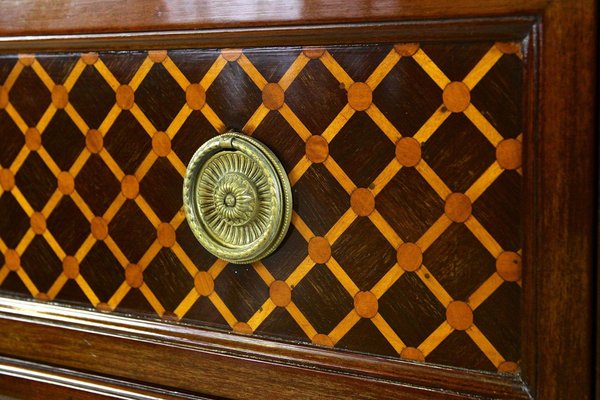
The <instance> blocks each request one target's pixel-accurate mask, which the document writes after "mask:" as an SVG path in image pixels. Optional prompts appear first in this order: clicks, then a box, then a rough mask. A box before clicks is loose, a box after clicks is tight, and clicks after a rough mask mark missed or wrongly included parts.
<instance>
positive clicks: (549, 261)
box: [525, 0, 598, 399]
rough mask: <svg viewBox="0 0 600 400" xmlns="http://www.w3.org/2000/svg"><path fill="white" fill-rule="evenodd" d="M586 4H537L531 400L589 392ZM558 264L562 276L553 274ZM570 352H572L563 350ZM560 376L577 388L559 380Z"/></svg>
mask: <svg viewBox="0 0 600 400" xmlns="http://www.w3.org/2000/svg"><path fill="white" fill-rule="evenodd" d="M595 9H596V3H595V2H593V1H585V0H581V1H554V2H552V3H551V4H550V5H549V6H548V8H546V9H545V12H544V14H543V21H542V22H543V26H542V29H541V32H540V37H539V40H540V41H541V48H542V51H541V53H540V58H539V73H540V75H539V94H538V95H539V101H540V102H539V111H540V119H539V124H540V125H539V135H540V136H539V137H540V139H541V140H540V142H539V144H538V145H537V147H534V150H533V153H532V152H528V153H527V154H528V155H529V156H530V157H533V158H534V159H535V160H536V161H533V160H531V159H530V162H534V163H535V164H534V165H535V168H536V171H537V172H538V175H537V178H536V180H535V181H534V183H533V185H535V186H534V190H536V191H537V193H538V197H537V207H538V208H537V209H538V210H539V212H538V213H537V214H536V217H535V220H536V224H537V226H536V227H535V228H536V230H537V231H538V232H545V233H546V234H544V236H543V238H542V237H538V238H537V240H536V241H535V242H533V243H532V248H531V251H532V253H531V255H530V257H531V258H530V262H532V265H534V266H536V267H534V268H535V271H533V272H530V275H529V279H530V280H529V282H531V283H533V282H535V284H532V285H531V286H530V289H529V290H528V293H527V294H526V301H532V302H533V303H534V304H535V312H536V314H535V321H536V324H535V328H533V327H532V329H535V338H536V340H535V343H536V346H535V351H536V354H535V356H533V355H531V356H530V355H528V356H527V357H526V363H525V368H526V374H527V377H528V381H529V382H530V384H531V385H532V389H533V392H534V395H535V396H536V397H537V398H540V399H567V398H581V399H588V398H591V397H592V386H593V378H592V365H593V361H592V358H593V352H592V351H591V346H592V340H593V339H592V336H591V333H592V324H593V321H594V318H593V291H592V288H593V282H592V280H591V279H592V276H593V275H592V269H593V258H594V246H595V244H596V243H595V242H594V239H593V238H594V215H595V212H594V206H595V203H594V188H595V187H597V183H598V182H597V176H596V173H595V167H596V165H595V163H594V157H595V149H596V143H597V142H596V138H597V136H596V135H595V134H594V132H595V130H596V128H597V126H596V122H595V121H596V119H595V118H596V117H595V115H597V114H596V113H597V107H595V105H597V103H596V97H595V87H596V62H597V59H596V40H597V39H596V34H595V33H594V32H596V19H595V18H596V12H595ZM575 49H577V51H575ZM567 131H568V132H569V134H567V135H565V132H567ZM567 264H568V265H570V266H571V268H569V273H568V274H562V273H558V272H557V271H560V270H561V269H562V268H563V267H564V265H567ZM531 274H533V275H531ZM534 288H535V289H534ZM533 290H535V293H533V292H532V291H533ZM574 310H577V312H573V311H574ZM527 337H528V338H531V337H534V336H531V335H528V336H527ZM548 346H552V348H553V349H555V350H554V351H547V349H548ZM573 352H574V353H576V354H579V356H578V357H576V358H573V357H570V356H569V355H568V354H573ZM575 377H576V378H575ZM568 379H576V381H577V385H568V384H565V382H566V380H568Z"/></svg>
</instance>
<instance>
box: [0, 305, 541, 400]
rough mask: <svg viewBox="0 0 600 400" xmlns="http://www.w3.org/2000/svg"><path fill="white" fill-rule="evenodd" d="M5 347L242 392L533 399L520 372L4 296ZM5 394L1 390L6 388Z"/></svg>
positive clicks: (188, 385) (149, 378) (70, 363)
mask: <svg viewBox="0 0 600 400" xmlns="http://www.w3.org/2000/svg"><path fill="white" fill-rule="evenodd" d="M0 303H1V304H0V312H1V314H2V317H0V322H1V323H2V332H3V335H1V336H0V353H1V354H4V355H7V356H14V357H18V358H22V359H27V360H32V361H36V362H39V363H46V364H50V365H60V366H64V367H66V368H72V369H75V370H84V371H87V372H89V373H98V374H103V375H112V376H116V377H119V378H122V379H130V380H132V381H138V382H146V383H148V384H152V385H159V386H163V387H171V388H174V389H180V390H185V391H189V392H196V393H197V392H201V393H210V394H211V395H215V396H222V397H225V398H235V399H256V398H257V397H261V396H265V397H272V396H275V397H279V398H308V399H313V398H314V399H320V398H358V399H474V398H480V397H481V396H483V397H484V398H500V399H527V398H529V395H528V392H527V387H526V386H525V385H524V383H523V381H522V380H521V379H520V378H519V377H518V376H516V375H513V374H508V375H493V374H489V373H485V372H478V371H468V370H460V369H459V370H457V369H452V368H447V367H442V366H435V367H432V366H425V365H422V364H421V365H419V364H415V363H413V362H408V361H404V362H397V361H392V360H389V359H386V358H382V357H372V356H365V355H358V354H352V353H346V352H336V353H332V352H330V351H328V350H326V349H320V348H309V347H305V346H298V345H293V344H283V343H281V342H276V341H272V340H262V339H256V338H250V337H244V336H237V335H231V334H226V333H220V332H216V331H210V330H206V329H198V328H194V327H190V326H185V325H166V324H161V323H156V322H149V321H143V320H139V319H134V318H127V317H118V316H114V315H106V314H100V313H95V312H89V311H82V310H80V309H72V308H66V307H59V306H55V305H47V304H35V303H32V302H27V301H22V300H11V299H6V298H4V299H0ZM0 393H1V392H0Z"/></svg>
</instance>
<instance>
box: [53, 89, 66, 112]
mask: <svg viewBox="0 0 600 400" xmlns="http://www.w3.org/2000/svg"><path fill="white" fill-rule="evenodd" d="M52 104H54V107H56V108H58V109H62V108H65V107H66V106H67V104H69V92H67V88H66V87H64V86H63V85H54V87H53V88H52Z"/></svg>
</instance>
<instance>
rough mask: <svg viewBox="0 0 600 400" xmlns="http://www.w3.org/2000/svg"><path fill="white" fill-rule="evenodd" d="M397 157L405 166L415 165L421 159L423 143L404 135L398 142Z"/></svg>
mask: <svg viewBox="0 0 600 400" xmlns="http://www.w3.org/2000/svg"><path fill="white" fill-rule="evenodd" d="M396 159H397V160H398V162H399V163H400V165H403V166H405V167H414V166H415V165H417V164H418V163H419V161H421V144H420V143H419V142H418V141H417V140H416V139H413V138H411V137H403V138H402V139H400V140H398V142H397V143H396Z"/></svg>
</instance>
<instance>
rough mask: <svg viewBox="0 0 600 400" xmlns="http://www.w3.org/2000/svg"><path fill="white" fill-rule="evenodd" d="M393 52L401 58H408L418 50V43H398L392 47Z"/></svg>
mask: <svg viewBox="0 0 600 400" xmlns="http://www.w3.org/2000/svg"><path fill="white" fill-rule="evenodd" d="M394 50H396V53H398V54H399V55H401V56H402V57H410V56H412V55H413V54H415V53H416V52H417V51H418V50H419V43H398V44H395V45H394Z"/></svg>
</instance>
